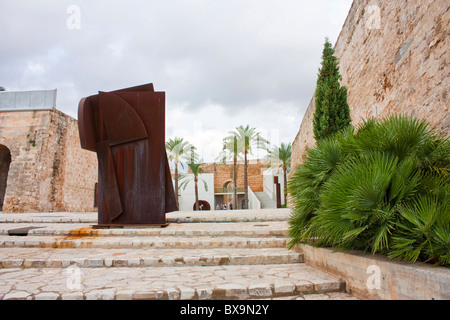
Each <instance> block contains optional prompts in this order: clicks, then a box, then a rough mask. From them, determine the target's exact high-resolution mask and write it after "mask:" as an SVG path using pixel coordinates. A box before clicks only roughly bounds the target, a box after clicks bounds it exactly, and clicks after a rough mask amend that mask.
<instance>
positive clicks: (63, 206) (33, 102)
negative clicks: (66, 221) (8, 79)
mask: <svg viewBox="0 0 450 320" xmlns="http://www.w3.org/2000/svg"><path fill="white" fill-rule="evenodd" d="M96 183H97V157H96V155H95V153H92V152H88V151H86V150H83V149H81V146H80V139H79V133H78V122H77V120H76V119H74V118H72V117H70V116H68V115H66V114H64V113H63V112H61V111H58V110H56V90H44V91H26V92H0V208H1V210H2V211H3V212H5V213H22V212H63V211H71V212H86V211H95V210H96V208H95V206H94V198H95V184H96Z"/></svg>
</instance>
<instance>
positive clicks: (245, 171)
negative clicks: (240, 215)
mask: <svg viewBox="0 0 450 320" xmlns="http://www.w3.org/2000/svg"><path fill="white" fill-rule="evenodd" d="M244 209H248V163H247V149H246V150H245V152H244Z"/></svg>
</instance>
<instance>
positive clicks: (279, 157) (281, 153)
mask: <svg viewBox="0 0 450 320" xmlns="http://www.w3.org/2000/svg"><path fill="white" fill-rule="evenodd" d="M291 155H292V143H288V144H285V143H282V144H281V145H280V146H279V147H278V146H275V147H273V148H272V149H271V150H269V151H268V155H267V159H269V160H270V165H269V168H282V169H283V178H284V204H283V205H282V208H286V204H287V172H288V171H289V170H290V168H291Z"/></svg>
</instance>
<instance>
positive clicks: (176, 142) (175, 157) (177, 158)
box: [166, 137, 195, 206]
mask: <svg viewBox="0 0 450 320" xmlns="http://www.w3.org/2000/svg"><path fill="white" fill-rule="evenodd" d="M166 149H167V152H168V157H169V160H171V161H173V162H174V164H175V178H174V179H175V195H176V201H177V206H178V180H179V174H178V165H179V164H181V166H182V167H183V168H184V166H183V163H182V162H181V161H182V160H186V161H189V156H190V155H191V154H192V152H193V150H194V151H195V147H194V146H192V145H191V144H190V143H189V142H187V141H184V139H183V138H178V137H175V138H173V139H170V140H169V141H168V142H166ZM189 151H191V153H189Z"/></svg>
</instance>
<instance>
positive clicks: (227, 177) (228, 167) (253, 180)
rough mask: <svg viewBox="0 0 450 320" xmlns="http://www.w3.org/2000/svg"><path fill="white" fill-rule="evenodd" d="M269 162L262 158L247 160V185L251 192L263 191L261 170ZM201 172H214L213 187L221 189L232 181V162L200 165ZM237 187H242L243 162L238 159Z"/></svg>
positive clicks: (262, 170) (265, 167)
mask: <svg viewBox="0 0 450 320" xmlns="http://www.w3.org/2000/svg"><path fill="white" fill-rule="evenodd" d="M268 166H269V163H268V162H267V161H264V160H250V161H249V162H248V171H247V175H248V185H249V187H250V188H251V189H252V191H253V192H263V191H264V181H263V180H264V176H263V172H264V171H265V170H266V169H267V167H268ZM202 170H203V173H214V188H215V189H223V188H224V187H226V185H227V183H229V182H231V183H230V185H229V187H230V188H231V187H232V182H233V163H232V162H227V163H212V164H203V165H202ZM237 187H238V188H244V162H243V161H239V162H238V166H237Z"/></svg>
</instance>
